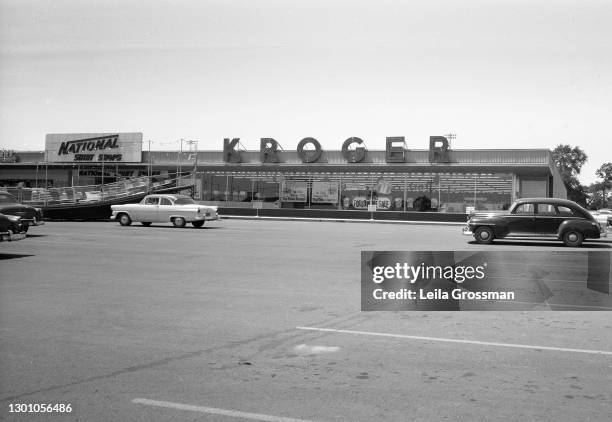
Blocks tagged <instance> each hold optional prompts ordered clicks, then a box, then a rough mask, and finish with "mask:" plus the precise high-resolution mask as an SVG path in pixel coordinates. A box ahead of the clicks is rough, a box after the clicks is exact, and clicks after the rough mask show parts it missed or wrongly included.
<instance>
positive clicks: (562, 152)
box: [552, 144, 588, 206]
mask: <svg viewBox="0 0 612 422" xmlns="http://www.w3.org/2000/svg"><path fill="white" fill-rule="evenodd" d="M552 157H553V161H554V162H555V165H556V166H557V167H558V168H559V172H560V173H561V177H562V178H563V183H564V184H565V188H566V189H567V196H568V198H569V199H571V200H572V201H574V202H577V203H579V204H581V205H583V206H586V202H587V192H586V187H585V186H583V185H582V184H580V181H579V180H578V175H579V174H580V170H581V169H582V166H583V165H584V163H586V161H587V159H588V157H587V155H586V153H585V152H584V151H583V150H582V149H580V147H572V146H571V145H564V144H559V145H557V147H556V148H555V149H554V150H553V151H552Z"/></svg>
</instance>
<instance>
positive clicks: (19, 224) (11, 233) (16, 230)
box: [0, 214, 28, 242]
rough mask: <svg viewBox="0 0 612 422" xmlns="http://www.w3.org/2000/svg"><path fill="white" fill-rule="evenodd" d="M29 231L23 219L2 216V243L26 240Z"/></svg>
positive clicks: (0, 228)
mask: <svg viewBox="0 0 612 422" xmlns="http://www.w3.org/2000/svg"><path fill="white" fill-rule="evenodd" d="M27 231H28V224H27V223H25V222H24V221H23V220H22V219H21V217H19V216H16V215H4V214H0V242H11V241H14V240H22V239H25V237H26V232H27Z"/></svg>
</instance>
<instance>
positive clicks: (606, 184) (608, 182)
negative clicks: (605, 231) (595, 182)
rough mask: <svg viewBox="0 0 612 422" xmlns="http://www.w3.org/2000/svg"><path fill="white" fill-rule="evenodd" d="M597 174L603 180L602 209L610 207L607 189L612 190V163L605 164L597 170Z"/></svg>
mask: <svg viewBox="0 0 612 422" xmlns="http://www.w3.org/2000/svg"><path fill="white" fill-rule="evenodd" d="M595 174H596V175H597V177H600V178H601V179H603V180H602V181H601V198H602V206H601V207H602V208H604V207H607V206H608V201H607V196H606V189H611V188H612V163H603V164H602V165H601V167H599V168H598V169H597V170H595Z"/></svg>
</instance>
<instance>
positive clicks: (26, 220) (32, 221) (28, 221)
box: [21, 218, 45, 226]
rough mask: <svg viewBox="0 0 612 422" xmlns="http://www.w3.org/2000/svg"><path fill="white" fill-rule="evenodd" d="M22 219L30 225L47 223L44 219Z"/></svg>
mask: <svg viewBox="0 0 612 422" xmlns="http://www.w3.org/2000/svg"><path fill="white" fill-rule="evenodd" d="M21 221H23V222H24V223H27V224H28V226H42V225H43V224H45V222H44V221H42V220H37V219H36V218H32V219H30V218H22V219H21Z"/></svg>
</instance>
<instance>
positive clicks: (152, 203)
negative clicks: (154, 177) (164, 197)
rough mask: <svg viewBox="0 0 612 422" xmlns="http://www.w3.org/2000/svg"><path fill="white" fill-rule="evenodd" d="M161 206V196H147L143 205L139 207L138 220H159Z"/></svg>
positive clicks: (151, 221) (152, 221) (150, 221)
mask: <svg viewBox="0 0 612 422" xmlns="http://www.w3.org/2000/svg"><path fill="white" fill-rule="evenodd" d="M158 208H159V198H158V197H156V196H149V197H147V198H145V200H144V201H143V203H142V204H141V206H139V207H138V211H137V213H136V214H137V218H136V220H137V221H145V222H149V223H154V222H157V221H159V219H158V217H157V214H158Z"/></svg>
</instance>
